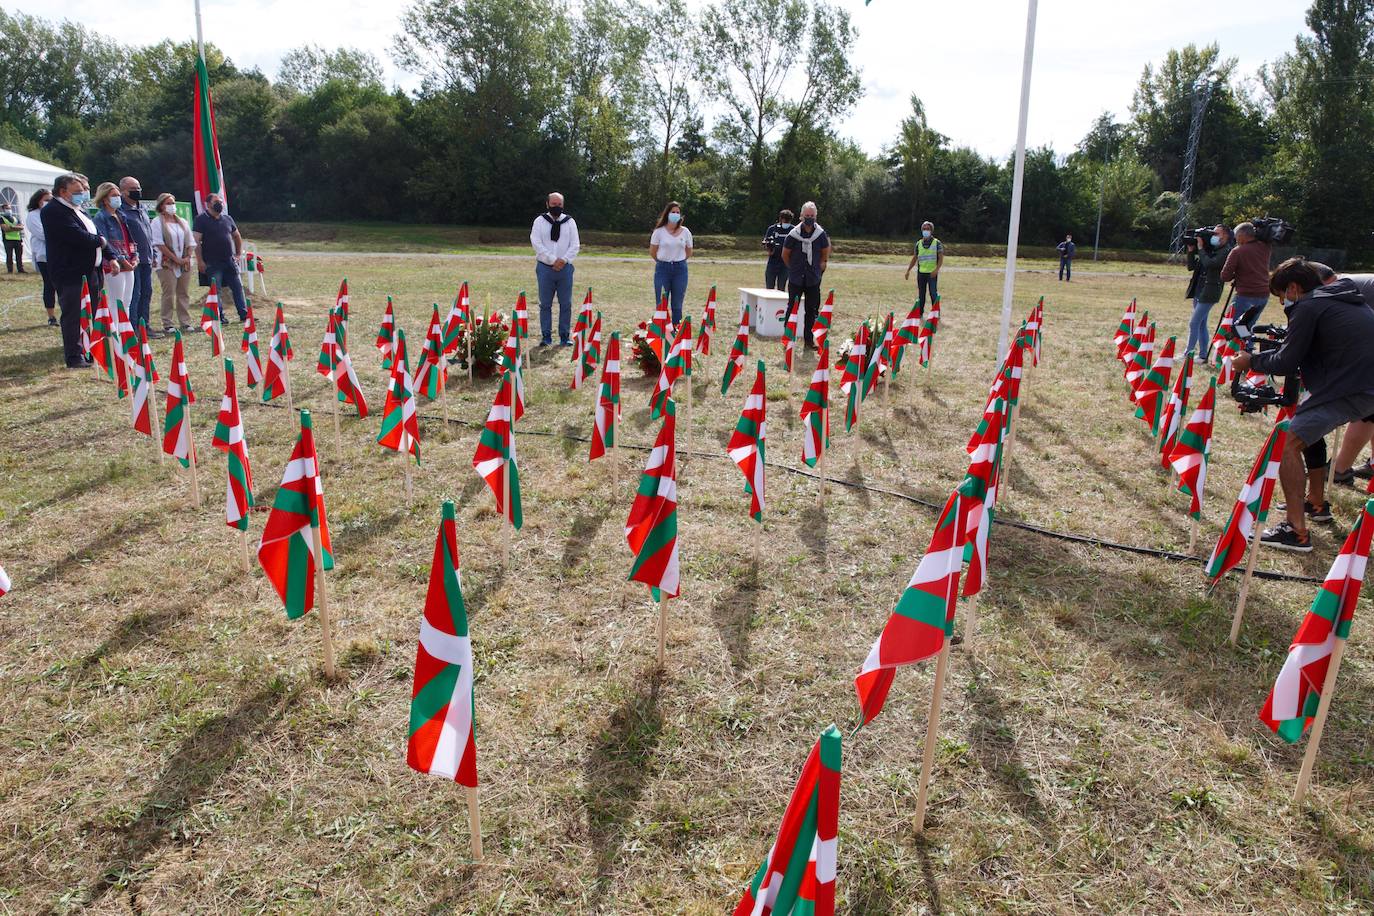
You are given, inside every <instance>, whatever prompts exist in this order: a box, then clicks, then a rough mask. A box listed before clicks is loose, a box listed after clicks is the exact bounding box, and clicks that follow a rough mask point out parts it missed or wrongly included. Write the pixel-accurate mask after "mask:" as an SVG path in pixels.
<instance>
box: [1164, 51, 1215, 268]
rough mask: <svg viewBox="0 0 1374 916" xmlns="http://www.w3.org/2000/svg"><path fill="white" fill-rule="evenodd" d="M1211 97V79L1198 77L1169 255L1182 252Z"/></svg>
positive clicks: (1174, 256) (1175, 256) (1176, 255)
mask: <svg viewBox="0 0 1374 916" xmlns="http://www.w3.org/2000/svg"><path fill="white" fill-rule="evenodd" d="M1211 98H1212V81H1211V80H1204V79H1203V78H1199V79H1198V81H1197V82H1196V83H1194V84H1193V120H1192V123H1191V124H1189V125H1188V149H1187V151H1186V152H1185V153H1184V154H1183V179H1182V181H1180V182H1179V189H1178V218H1177V219H1175V220H1174V232H1173V237H1172V238H1170V239H1169V251H1170V252H1172V254H1171V257H1172V258H1177V257H1178V256H1179V255H1180V254H1181V253H1182V252H1183V233H1184V231H1185V230H1186V229H1187V228H1188V204H1189V202H1190V201H1191V200H1192V199H1193V177H1194V174H1195V173H1196V172H1197V147H1198V142H1199V141H1200V140H1201V139H1202V115H1203V112H1205V111H1206V110H1207V103H1208V102H1209V101H1210V100H1211Z"/></svg>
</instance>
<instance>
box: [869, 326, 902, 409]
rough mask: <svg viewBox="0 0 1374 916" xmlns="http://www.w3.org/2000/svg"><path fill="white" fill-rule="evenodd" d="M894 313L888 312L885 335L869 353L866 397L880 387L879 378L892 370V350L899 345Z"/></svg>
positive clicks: (884, 328)
mask: <svg viewBox="0 0 1374 916" xmlns="http://www.w3.org/2000/svg"><path fill="white" fill-rule="evenodd" d="M893 317H894V316H893V314H892V313H891V312H888V313H887V324H886V325H884V326H883V337H882V340H881V341H879V342H878V346H877V348H876V349H875V350H874V351H873V352H872V353H870V354H869V355H868V368H867V369H865V370H864V392H863V396H864V398H867V397H868V396H869V394H870V393H872V391H873V389H874V388H877V387H878V380H879V379H880V378H882V376H883V374H884V373H886V372H891V371H892V350H893V348H894V347H895V346H896V345H897V338H896V335H895V334H894V332H893V327H892V320H893Z"/></svg>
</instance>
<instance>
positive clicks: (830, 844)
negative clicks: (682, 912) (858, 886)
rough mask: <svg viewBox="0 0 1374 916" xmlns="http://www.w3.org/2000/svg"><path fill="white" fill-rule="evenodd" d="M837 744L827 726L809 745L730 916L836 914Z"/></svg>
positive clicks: (836, 736) (838, 740)
mask: <svg viewBox="0 0 1374 916" xmlns="http://www.w3.org/2000/svg"><path fill="white" fill-rule="evenodd" d="M841 743H842V739H841V737H840V730H839V729H838V728H836V727H835V726H834V725H831V726H830V727H829V728H827V729H826V730H825V731H824V732H822V733H821V737H820V739H819V740H817V741H816V743H815V745H814V746H813V747H812V748H811V753H810V754H809V755H808V756H807V758H806V763H805V764H803V765H802V771H801V776H800V777H799V778H798V779H797V786H796V788H795V789H793V790H792V798H791V800H790V801H788V803H787V809H786V810H785V811H784V812H783V815H782V826H781V827H780V828H779V829H778V836H777V839H775V840H774V841H773V845H772V846H771V847H770V848H769V850H768V855H767V856H765V857H764V860H763V864H762V865H760V866H759V870H758V872H757V873H756V874H755V875H754V880H753V882H752V883H751V884H750V885H749V888H748V890H746V891H745V892H744V898H743V899H742V900H740V902H739V904H738V905H737V906H736V907H735V913H734V916H788V914H791V916H834V913H835V872H836V868H837V865H838V852H839V827H840V757H841Z"/></svg>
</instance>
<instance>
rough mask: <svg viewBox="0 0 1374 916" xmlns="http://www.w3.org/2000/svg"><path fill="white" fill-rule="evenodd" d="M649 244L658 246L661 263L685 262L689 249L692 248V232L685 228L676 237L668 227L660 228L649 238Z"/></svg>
mask: <svg viewBox="0 0 1374 916" xmlns="http://www.w3.org/2000/svg"><path fill="white" fill-rule="evenodd" d="M649 244H650V245H657V246H658V259H659V260H660V261H685V260H686V259H687V249H688V248H691V247H692V230H691V229H688V228H687V227H685V226H684V227H683V228H682V229H679V230H678V232H677V234H676V235H674V234H673V233H671V232H669V231H668V227H667V226H659V227H658V228H657V229H655V230H654V234H653V235H651V236H649Z"/></svg>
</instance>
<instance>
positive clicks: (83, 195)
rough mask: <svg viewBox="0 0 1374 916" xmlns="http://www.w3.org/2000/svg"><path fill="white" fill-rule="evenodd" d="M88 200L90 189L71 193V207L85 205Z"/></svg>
mask: <svg viewBox="0 0 1374 916" xmlns="http://www.w3.org/2000/svg"><path fill="white" fill-rule="evenodd" d="M90 202H91V192H90V191H77V192H76V193H75V194H73V195H72V206H73V207H84V206H86V205H87V204H88V203H90Z"/></svg>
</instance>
